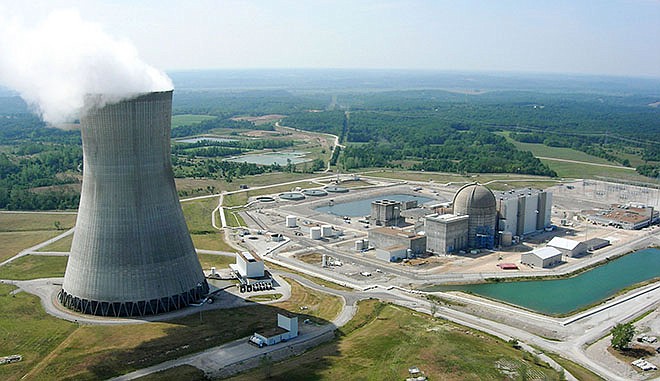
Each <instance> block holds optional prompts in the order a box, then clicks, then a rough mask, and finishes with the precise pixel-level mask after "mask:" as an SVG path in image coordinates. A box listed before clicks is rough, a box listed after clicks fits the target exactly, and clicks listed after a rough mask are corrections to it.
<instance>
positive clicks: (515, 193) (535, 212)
mask: <svg viewBox="0 0 660 381" xmlns="http://www.w3.org/2000/svg"><path fill="white" fill-rule="evenodd" d="M496 198H497V211H498V215H499V222H498V230H499V231H501V232H510V233H511V234H512V235H513V236H520V237H522V236H524V235H527V234H531V233H535V232H538V231H541V230H543V229H544V228H546V227H549V226H550V225H551V222H550V217H551V214H552V193H551V192H546V191H544V190H536V189H532V188H525V189H517V190H510V191H506V192H498V193H497V195H496Z"/></svg>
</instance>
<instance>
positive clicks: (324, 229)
mask: <svg viewBox="0 0 660 381" xmlns="http://www.w3.org/2000/svg"><path fill="white" fill-rule="evenodd" d="M321 235H322V236H323V237H332V236H334V233H333V232H332V225H323V226H321Z"/></svg>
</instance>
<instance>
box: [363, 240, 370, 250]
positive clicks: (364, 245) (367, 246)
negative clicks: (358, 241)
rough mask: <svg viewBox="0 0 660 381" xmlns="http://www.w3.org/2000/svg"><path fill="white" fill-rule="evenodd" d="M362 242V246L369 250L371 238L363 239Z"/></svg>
mask: <svg viewBox="0 0 660 381" xmlns="http://www.w3.org/2000/svg"><path fill="white" fill-rule="evenodd" d="M362 242H363V246H362V248H363V249H364V250H369V240H368V239H363V240H362Z"/></svg>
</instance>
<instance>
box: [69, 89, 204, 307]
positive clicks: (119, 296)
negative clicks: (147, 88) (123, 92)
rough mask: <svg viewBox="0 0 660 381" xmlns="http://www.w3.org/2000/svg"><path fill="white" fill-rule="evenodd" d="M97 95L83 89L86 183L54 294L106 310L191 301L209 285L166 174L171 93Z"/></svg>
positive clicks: (71, 302)
mask: <svg viewBox="0 0 660 381" xmlns="http://www.w3.org/2000/svg"><path fill="white" fill-rule="evenodd" d="M101 100H102V99H101V96H100V95H99V96H88V97H86V99H85V105H84V107H83V110H85V112H84V113H82V114H81V117H80V124H81V134H82V145H83V164H84V165H83V181H82V192H81V196H80V206H79V209H78V218H77V221H76V230H75V233H74V236H73V242H72V244H71V253H70V256H69V261H68V264H67V267H66V272H65V275H64V281H63V283H62V289H61V290H60V291H59V293H58V295H57V298H58V300H59V302H60V303H61V304H62V305H63V306H65V307H67V308H69V309H72V310H74V311H78V312H82V313H85V314H93V315H102V316H144V315H151V314H157V313H162V312H168V311H172V310H176V309H179V308H183V307H185V306H188V305H190V304H191V303H195V302H196V301H198V300H200V299H202V298H203V296H204V295H205V294H207V293H208V291H209V287H208V284H207V282H206V279H205V277H204V273H203V272H202V267H201V266H200V263H199V260H198V258H197V254H196V252H195V248H194V247H193V243H192V240H191V238H190V235H189V234H188V228H187V226H186V222H185V219H184V217H183V213H182V211H181V206H180V204H179V198H178V195H177V191H176V189H175V187H174V179H173V177H172V165H171V162H170V129H171V115H172V92H171V91H166V92H155V93H149V94H144V95H140V96H136V97H134V98H131V99H127V100H123V101H119V102H117V103H112V104H109V103H103V102H101Z"/></svg>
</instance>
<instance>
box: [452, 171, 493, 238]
mask: <svg viewBox="0 0 660 381" xmlns="http://www.w3.org/2000/svg"><path fill="white" fill-rule="evenodd" d="M453 205H454V214H459V215H467V216H469V218H468V246H469V247H470V248H474V249H492V248H493V247H494V246H495V226H496V223H497V203H496V201H495V196H494V195H493V192H491V191H490V189H488V188H486V187H485V186H483V185H479V184H476V183H475V184H468V185H465V186H463V187H462V188H461V189H459V190H458V192H456V194H455V195H454V202H453Z"/></svg>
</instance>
